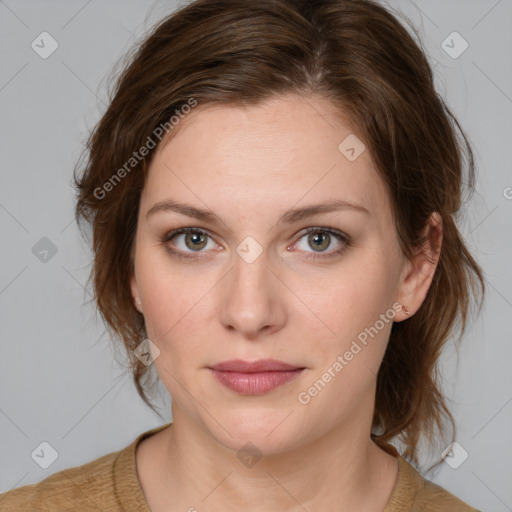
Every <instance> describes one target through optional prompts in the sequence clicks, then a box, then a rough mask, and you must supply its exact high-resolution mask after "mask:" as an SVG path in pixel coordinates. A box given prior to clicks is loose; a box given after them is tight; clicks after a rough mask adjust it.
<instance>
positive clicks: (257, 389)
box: [209, 359, 305, 395]
mask: <svg viewBox="0 0 512 512" xmlns="http://www.w3.org/2000/svg"><path fill="white" fill-rule="evenodd" d="M209 369H210V370H211V371H212V372H213V374H214V375H215V377H216V378H217V380H218V381H219V382H220V383H221V384H223V385H224V386H226V387H227V388H229V389H230V390H232V391H235V392H236V393H240V394H244V395H262V394H264V393H269V392H270V391H272V390H273V389H276V388H278V387H279V386H282V385H284V384H286V383H288V382H290V381H292V380H293V379H295V378H297V377H298V376H299V375H300V374H301V373H302V372H303V371H304V370H305V368H301V367H298V366H294V365H290V364H288V363H285V362H283V361H276V360H275V359H260V360H259V361H243V360H241V359H233V360H230V361H224V362H222V363H218V364H216V365H214V366H211V367H209Z"/></svg>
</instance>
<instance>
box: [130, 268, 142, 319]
mask: <svg viewBox="0 0 512 512" xmlns="http://www.w3.org/2000/svg"><path fill="white" fill-rule="evenodd" d="M130 289H131V292H132V297H133V301H134V303H135V307H136V308H137V311H139V312H140V313H142V302H141V300H140V297H139V286H138V285H137V280H136V279H135V275H133V274H132V275H131V276H130Z"/></svg>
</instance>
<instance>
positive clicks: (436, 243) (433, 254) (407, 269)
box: [395, 212, 443, 322]
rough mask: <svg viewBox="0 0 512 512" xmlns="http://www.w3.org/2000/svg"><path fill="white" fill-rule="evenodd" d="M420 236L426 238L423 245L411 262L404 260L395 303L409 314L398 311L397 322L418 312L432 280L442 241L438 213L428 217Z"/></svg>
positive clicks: (441, 225)
mask: <svg viewBox="0 0 512 512" xmlns="http://www.w3.org/2000/svg"><path fill="white" fill-rule="evenodd" d="M422 236H424V237H425V238H426V240H425V242H424V244H423V245H422V246H421V247H419V248H417V249H416V255H415V257H414V258H413V260H406V262H405V264H404V269H403V272H402V275H401V277H400V282H399V285H398V297H397V301H398V302H399V303H400V304H401V305H402V307H404V306H405V307H407V308H408V309H409V311H410V314H409V315H407V314H405V312H404V311H403V310H401V311H399V312H398V313H397V314H396V316H395V321H398V322H400V321H402V320H406V319H407V318H410V317H411V316H412V315H413V314H414V313H415V312H416V311H418V309H419V308H420V306H421V304H422V303H423V301H424V300H425V297H426V296H427V292H428V290H429V288H430V285H431V283H432V279H433V278H434V273H435V271H436V268H437V263H438V261H439V255H440V254H441V245H442V241H443V221H442V218H441V216H440V215H439V213H437V212H434V213H432V214H431V215H430V217H429V219H428V222H427V225H426V226H425V228H424V229H423V232H422Z"/></svg>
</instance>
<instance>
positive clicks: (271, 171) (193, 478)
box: [130, 95, 442, 512]
mask: <svg viewBox="0 0 512 512" xmlns="http://www.w3.org/2000/svg"><path fill="white" fill-rule="evenodd" d="M351 133H353V131H352V130H351V128H350V126H349V125H348V124H347V123H346V122H343V121H342V120H341V117H340V116H336V117H335V114H334V109H333V105H332V104H330V103H329V102H328V101H327V100H325V99H323V98H320V97H308V98H307V101H306V100H305V99H303V98H302V97H300V96H297V95H287V96H279V97H278V98H274V99H272V100H269V101H266V102H265V103H263V104H261V105H259V106H257V107H252V106H251V107H246V108H241V107H227V106H207V107H199V106H198V107H196V108H195V109H193V110H192V112H191V113H190V114H188V115H187V116H186V118H185V119H184V120H182V121H180V125H179V130H178V131H177V133H176V135H175V136H174V138H173V139H172V140H171V141H170V142H169V144H168V145H167V146H166V147H165V148H163V149H162V147H159V148H157V150H156V153H155V155H154V157H153V160H152V162H151V166H150V169H149V174H148V178H147V182H146V184H145V187H144V190H143V192H142V195H141V201H140V210H139V220H138V226H137V233H136V237H135V266H134V269H135V270H134V275H132V276H131V277H130V286H131V291H132V294H133V297H134V299H135V297H139V298H140V301H141V304H137V306H136V307H137V308H138V309H139V310H140V311H141V312H142V313H143V314H144V317H145V322H146V328H147V332H148V337H149V339H150V340H151V341H152V342H153V343H154V344H155V345H156V346H157V347H158V348H159V350H160V355H159V356H158V357H157V358H156V359H155V361H154V363H153V364H155V365H156V369H157V371H158V374H159V376H160V378H161V380H162V382H163V384H164V385H165V387H166V388H167V390H168V392H169V394H170V395H171V396H172V416H173V427H172V428H170V429H165V430H164V431H162V432H160V433H158V434H155V435H153V436H152V437H149V438H147V439H146V440H144V441H143V442H142V443H141V444H140V445H139V447H138V450H137V453H136V464H137V472H138V476H139V480H140V482H141V486H142V489H143V491H144V494H145V496H146V499H147V501H148V504H149V505H150V507H151V510H152V512H160V511H162V512H163V511H173V510H182V511H185V510H189V509H190V510H193V509H191V507H195V509H197V510H200V511H217V510H218V511H220V510H222V511H226V510H227V511H231V510H233V511H234V510H240V509H241V507H243V510H246V511H255V510H262V507H263V508H264V510H266V511H274V510H275V511H278V510H279V511H288V510H298V507H299V505H300V506H301V507H304V509H306V510H309V511H313V510H339V509H341V508H343V510H344V511H352V510H353V511H355V510H365V511H368V512H371V511H375V512H377V511H382V510H383V509H384V508H385V505H386V503H387V501H388V499H389V497H390V495H391V493H392V490H393V486H394V485H395V482H396V478H397V471H398V460H397V459H396V458H395V457H393V456H391V455H389V454H387V453H386V452H385V451H383V450H382V449H380V448H378V447H377V446H376V445H375V443H373V442H372V441H371V439H370V432H371V424H372V415H373V407H374V399H375V391H376V376H377V371H378V368H379V366H380V363H381V360H382V357H383V354H384V350H385V348H386V344H387V342H388V338H389V334H390V330H391V326H392V321H396V322H399V321H403V320H404V319H407V318H410V316H412V315H413V314H414V312H415V311H417V309H418V308H419V307H420V305H421V303H422V302H423V300H424V298H425V296H426V294H427V291H428V288H429V286H430V284H431V281H432V277H433V275H434V271H435V266H436V263H435V261H434V263H430V262H429V261H428V259H427V258H426V257H425V256H424V255H422V254H421V253H419V254H418V256H417V258H416V259H415V260H412V261H409V260H407V259H406V258H405V257H404V256H403V254H402V252H401V250H400V248H399V245H398V241H397V234H396V230H395V226H394V224H393V222H392V216H391V205H390V199H389V197H388V195H387V192H386V189H385V187H384V183H383V182H382V180H381V179H380V177H379V176H378V174H377V172H376V171H375V168H374V165H373V162H372V159H371V155H370V153H369V151H368V150H365V151H364V152H363V153H362V154H361V155H360V156H359V157H358V158H357V159H356V160H354V161H349V160H348V159H347V158H346V157H345V155H344V154H342V153H341V152H340V151H339V149H338V145H339V144H340V142H341V141H343V140H344V139H345V137H347V136H348V135H349V134H351ZM171 198H172V199H174V200H176V201H180V202H184V203H189V204H192V205H194V206H196V207H198V208H208V209H210V210H211V211H213V212H215V213H216V214H217V215H218V216H220V217H221V218H222V219H223V220H224V223H211V222H206V221H202V220H198V219H194V218H190V217H187V216H184V215H181V214H179V213H176V212H173V211H166V212H158V213H156V214H154V215H150V216H149V218H146V216H147V212H148V211H149V209H150V208H151V207H152V206H153V205H154V204H155V203H157V202H159V201H165V200H167V199H171ZM328 199H344V200H347V201H351V202H353V203H356V204H359V205H363V206H364V207H365V208H367V209H368V210H369V215H366V214H363V213H360V212H357V211H355V210H349V209H347V210H339V211H334V212H329V213H323V214H318V215H315V216H312V217H308V218H305V219H302V220H300V221H297V222H295V223H293V224H289V225H288V224H284V223H277V221H278V218H279V217H280V215H281V214H283V213H284V212H285V211H287V210H289V209H291V208H297V207H303V206H305V205H309V204H318V203H322V202H325V201H326V200H328ZM182 227H193V228H201V229H203V230H205V231H208V233H209V234H210V236H211V238H210V237H207V238H206V241H207V245H205V244H204V243H203V245H201V248H200V249H199V251H200V252H201V254H199V256H204V258H203V259H201V258H200V257H198V252H194V242H193V241H190V240H189V241H188V245H187V244H186V241H187V239H186V235H183V234H182V235H177V236H176V237H175V238H173V239H172V240H170V241H167V242H164V241H162V239H163V238H164V237H165V235H166V234H167V233H169V232H170V231H171V230H174V229H178V228H182ZM308 227H316V228H319V229H320V228H322V229H326V228H334V229H338V230H340V231H342V232H344V233H346V234H348V235H349V236H350V237H351V239H352V242H351V244H350V245H348V246H345V248H344V251H343V252H342V253H341V254H338V255H334V256H332V257H330V258H329V257H324V258H323V259H321V258H318V259H316V260H312V259H308V258H307V255H308V254H320V255H322V254H329V253H330V254H334V252H335V251H336V249H338V248H342V247H343V246H344V243H343V242H341V241H339V240H338V239H336V237H335V236H334V235H331V236H330V239H329V233H325V231H321V232H320V233H319V234H320V236H321V234H322V233H324V234H325V236H326V237H327V240H326V242H325V244H324V245H321V247H320V249H318V248H317V246H316V245H315V241H314V240H311V236H313V235H314V234H312V235H308V234H307V233H306V234H304V229H305V228H308ZM424 232H425V233H426V234H427V236H428V242H427V245H426V248H427V249H428V250H430V251H431V252H432V253H433V254H437V253H438V251H439V248H440V246H441V245H440V244H441V240H442V224H441V222H440V218H439V216H437V214H434V215H433V216H432V218H431V221H430V222H429V224H427V226H426V227H425V231H424ZM247 236H251V237H253V238H254V239H255V240H256V241H257V243H258V244H259V245H260V246H261V248H262V250H263V252H262V253H261V254H260V255H259V256H258V257H257V258H256V259H255V260H254V261H253V262H252V263H248V262H247V261H246V260H244V259H243V258H242V257H240V256H239V254H238V253H237V252H236V249H237V247H238V246H239V245H240V244H241V242H242V241H243V240H244V239H245V238H246V237H247ZM196 237H197V235H196ZM308 237H309V241H308ZM196 243H197V241H196ZM317 243H318V242H317ZM168 248H173V249H174V250H176V251H178V252H180V251H181V252H182V253H187V254H190V255H192V256H196V259H195V260H194V259H190V260H181V259H179V258H178V257H175V256H172V255H171V254H170V253H169V252H168ZM215 249H220V250H215ZM395 302H398V303H400V304H403V305H406V306H407V307H408V308H409V310H410V315H409V316H407V315H406V314H405V313H404V312H403V311H399V312H398V313H396V315H395V316H394V318H393V319H392V321H389V322H388V323H384V327H383V328H382V329H380V331H379V332H378V335H375V336H374V337H373V338H369V342H368V344H367V345H366V346H364V348H363V349H362V350H361V351H360V352H359V353H358V354H357V355H355V356H354V357H353V359H352V360H351V361H350V362H349V363H348V364H347V365H346V366H344V368H343V369H342V370H341V371H340V372H338V373H337V374H336V377H334V378H332V379H331V381H330V382H329V383H328V384H327V385H326V386H325V387H324V388H323V389H322V390H321V392H319V393H318V394H317V395H316V396H315V397H313V398H311V400H310V402H309V403H308V404H306V405H304V404H301V403H300V402H299V401H298V399H297V396H298V393H300V392H301V391H307V390H308V388H309V387H310V386H311V385H312V384H313V383H314V382H315V381H317V380H318V379H320V378H321V377H322V374H324V372H325V371H327V369H328V368H329V367H332V365H333V363H334V362H335V361H336V360H337V357H338V355H339V354H344V353H345V352H346V351H347V350H349V349H350V346H351V343H352V341H353V340H355V339H356V337H357V335H358V334H359V333H361V332H362V331H364V329H365V328H368V327H370V326H374V325H375V323H376V321H377V320H378V319H379V315H382V314H385V312H386V311H387V310H389V309H390V308H392V304H393V303H395ZM234 358H240V359H245V360H251V361H253V360H257V359H261V358H274V359H278V360H282V361H285V362H288V363H290V364H294V365H297V366H300V367H305V368H306V370H305V371H304V372H303V373H302V374H301V375H300V376H299V377H298V378H296V379H295V380H293V381H292V382H289V383H287V384H285V385H283V386H281V387H279V388H277V389H275V390H273V391H271V392H269V393H266V394H264V395H257V396H247V395H241V394H237V393H235V392H233V391H231V390H229V389H228V388H226V387H224V386H223V385H222V384H220V383H219V382H218V381H217V380H216V379H215V378H214V377H213V375H212V374H211V372H210V370H208V368H207V366H211V365H213V364H215V363H218V362H220V361H225V360H228V359H234ZM247 442H251V443H252V444H253V445H254V446H256V448H257V449H258V450H259V452H260V453H261V455H262V458H261V459H260V460H259V461H258V462H257V463H256V464H255V465H253V466H252V467H247V466H245V465H244V464H243V463H242V462H241V461H240V460H239V458H238V457H237V452H238V450H240V448H241V447H242V446H244V445H245V444H246V443H247ZM262 497H263V498H262Z"/></svg>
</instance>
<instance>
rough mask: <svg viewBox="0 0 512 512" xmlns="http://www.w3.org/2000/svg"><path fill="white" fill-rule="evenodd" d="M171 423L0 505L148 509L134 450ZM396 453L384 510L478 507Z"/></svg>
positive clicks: (13, 511) (64, 510)
mask: <svg viewBox="0 0 512 512" xmlns="http://www.w3.org/2000/svg"><path fill="white" fill-rule="evenodd" d="M169 425H171V423H167V424H166V425H161V426H160V427H157V428H154V429H152V430H148V431H146V432H143V433H142V434H140V435H139V436H138V437H137V438H136V439H135V440H134V441H133V442H132V443H131V444H130V445H128V446H127V447H125V448H123V449H122V450H119V451H117V452H112V453H109V454H107V455H103V456H102V457H99V458H98V459H95V460H93V461H91V462H89V463H87V464H84V465H82V466H76V467H73V468H69V469H64V470H62V471H59V472H57V473H54V474H53V475H50V476H49V477H47V478H45V479H44V480H43V481H41V482H39V483H37V484H30V485H25V486H23V487H18V488H17V489H12V490H10V491H8V492H5V493H3V494H0V511H1V512H71V511H75V510H80V511H83V510H88V511H89V510H90V511H98V512H100V511H101V512H104V511H108V512H122V511H124V512H151V511H150V508H149V506H148V504H147V503H146V500H145V498H144V494H143V492H142V488H141V486H140V482H139V480H138V477H137V470H136V465H135V450H136V447H137V445H138V443H139V442H140V441H142V440H143V439H145V438H146V437H149V436H151V435H152V434H155V433H156V432H159V431H160V430H163V429H164V428H166V427H168V426H169ZM395 453H396V456H398V457H399V465H398V477H397V481H396V483H395V487H394V489H393V493H392V494H391V497H390V498H389V501H388V503H387V505H386V508H385V509H384V512H420V511H421V512H478V510H476V509H474V508H472V507H470V506H469V505H467V504H466V503H464V502H463V501H461V500H459V499H458V498H456V497H455V496H453V495H452V494H450V493H449V492H448V491H446V490H445V489H443V488H442V487H440V486H438V485H436V484H434V483H432V482H430V481H428V480H426V479H425V478H423V477H422V476H421V474H420V473H418V471H416V469H414V467H413V466H411V465H410V464H409V463H408V462H407V461H406V460H405V459H404V458H403V457H401V456H400V455H399V454H398V452H396V451H395Z"/></svg>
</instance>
